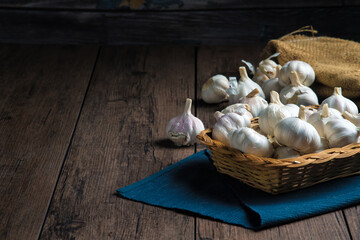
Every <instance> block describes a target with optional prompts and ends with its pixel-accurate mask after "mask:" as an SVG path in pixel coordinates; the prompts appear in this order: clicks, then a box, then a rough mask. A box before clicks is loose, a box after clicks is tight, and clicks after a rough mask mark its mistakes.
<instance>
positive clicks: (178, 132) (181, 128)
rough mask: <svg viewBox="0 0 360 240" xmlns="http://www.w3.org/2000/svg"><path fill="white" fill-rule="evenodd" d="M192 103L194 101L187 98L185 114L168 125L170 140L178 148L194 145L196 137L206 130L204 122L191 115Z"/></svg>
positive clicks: (167, 131)
mask: <svg viewBox="0 0 360 240" xmlns="http://www.w3.org/2000/svg"><path fill="white" fill-rule="evenodd" d="M191 103H192V100H191V99H190V98H187V99H186V104H185V110H184V113H183V114H182V115H180V116H177V117H174V118H173V119H171V120H170V121H169V122H168V124H167V125H166V134H167V136H168V138H169V139H170V140H171V141H173V142H174V143H175V144H176V145H177V146H182V145H192V144H194V143H195V142H196V135H198V134H199V133H200V132H201V131H203V130H204V129H205V128H204V124H203V123H202V121H201V120H200V119H199V118H197V117H195V116H194V115H192V114H191Z"/></svg>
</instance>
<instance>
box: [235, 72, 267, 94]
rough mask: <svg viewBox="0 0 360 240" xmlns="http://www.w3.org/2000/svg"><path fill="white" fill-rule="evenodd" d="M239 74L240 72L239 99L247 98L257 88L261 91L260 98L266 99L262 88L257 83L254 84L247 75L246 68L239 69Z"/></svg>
mask: <svg viewBox="0 0 360 240" xmlns="http://www.w3.org/2000/svg"><path fill="white" fill-rule="evenodd" d="M239 72H240V80H239V82H238V95H237V98H238V99H240V98H242V97H245V96H247V95H248V94H249V93H250V92H251V91H252V90H254V89H255V88H257V89H258V90H259V96H260V97H262V98H265V94H264V92H263V90H262V89H261V87H260V86H259V85H258V84H257V83H256V82H254V81H253V80H251V79H250V78H249V77H248V75H247V73H246V68H245V67H239Z"/></svg>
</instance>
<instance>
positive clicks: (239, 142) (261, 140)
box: [229, 127, 274, 157]
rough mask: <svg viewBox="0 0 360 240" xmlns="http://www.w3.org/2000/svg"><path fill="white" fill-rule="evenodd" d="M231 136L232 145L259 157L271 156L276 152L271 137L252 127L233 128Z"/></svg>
mask: <svg viewBox="0 0 360 240" xmlns="http://www.w3.org/2000/svg"><path fill="white" fill-rule="evenodd" d="M229 138H230V146H231V147H233V148H236V149H239V150H240V151H242V152H243V153H248V154H253V155H256V156H259V157H271V156H272V155H273V153H274V148H273V146H272V144H271V143H270V142H269V139H267V138H266V137H265V136H263V135H261V134H260V133H257V132H256V131H255V130H253V129H251V128H247V127H242V128H239V129H236V130H233V131H232V132H231V133H230V134H229Z"/></svg>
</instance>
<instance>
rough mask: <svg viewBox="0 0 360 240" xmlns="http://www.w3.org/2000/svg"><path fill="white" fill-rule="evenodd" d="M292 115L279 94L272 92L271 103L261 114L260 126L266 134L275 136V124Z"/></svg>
mask: <svg viewBox="0 0 360 240" xmlns="http://www.w3.org/2000/svg"><path fill="white" fill-rule="evenodd" d="M288 117H291V112H290V111H289V110H288V109H287V108H286V107H285V105H284V104H282V103H281V101H280V99H279V94H278V93H277V92H275V91H272V92H271V93H270V103H269V106H268V107H267V108H265V109H264V110H263V111H262V112H261V113H260V115H259V127H260V129H261V131H262V132H263V133H265V134H266V135H270V136H273V135H274V129H275V125H276V124H277V123H278V122H279V121H280V120H282V119H284V118H288Z"/></svg>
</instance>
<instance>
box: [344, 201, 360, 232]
mask: <svg viewBox="0 0 360 240" xmlns="http://www.w3.org/2000/svg"><path fill="white" fill-rule="evenodd" d="M343 212H344V214H345V218H346V221H347V225H348V227H349V231H350V234H351V236H352V238H353V239H360V207H359V206H355V207H350V208H346V209H344V210H343Z"/></svg>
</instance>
